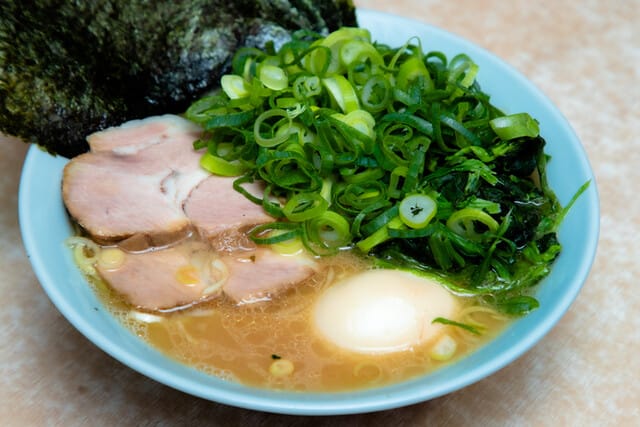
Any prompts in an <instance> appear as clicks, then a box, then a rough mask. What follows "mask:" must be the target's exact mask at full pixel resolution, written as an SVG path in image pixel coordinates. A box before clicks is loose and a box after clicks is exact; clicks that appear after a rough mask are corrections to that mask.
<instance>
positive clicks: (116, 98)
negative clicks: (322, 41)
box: [0, 0, 357, 157]
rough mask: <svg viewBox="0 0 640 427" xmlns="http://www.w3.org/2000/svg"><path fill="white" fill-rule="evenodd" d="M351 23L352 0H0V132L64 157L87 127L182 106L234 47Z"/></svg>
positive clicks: (79, 145)
mask: <svg viewBox="0 0 640 427" xmlns="http://www.w3.org/2000/svg"><path fill="white" fill-rule="evenodd" d="M356 25H357V23H356V18H355V9H354V6H353V4H352V2H351V0H330V1H326V0H240V1H229V0H223V1H220V0H190V1H179V2H176V1H173V0H160V1H144V0H133V1H129V0H93V1H87V2H85V1H82V0H36V1H27V2H24V1H17V0H16V1H13V0H11V1H9V0H0V131H1V132H4V133H6V134H9V135H14V136H18V137H20V138H22V139H23V140H24V141H26V142H31V143H37V144H40V145H41V146H43V147H44V148H45V149H46V150H48V151H49V152H51V153H53V154H60V155H63V156H65V157H73V156H75V155H77V154H79V153H82V152H84V151H86V150H87V149H88V146H87V144H86V141H85V137H86V135H88V134H90V133H92V132H94V131H97V130H100V129H104V128H106V127H109V126H114V125H118V124H120V123H122V122H124V121H127V120H131V119H136V118H142V117H146V116H150V115H154V114H161V113H180V112H182V111H184V110H185V108H186V107H187V106H188V105H189V103H191V102H192V101H193V100H195V99H196V98H197V97H199V96H201V95H202V94H203V93H205V92H207V91H208V90H211V89H212V88H214V87H216V86H217V82H218V81H219V78H220V76H221V75H222V74H224V72H225V71H226V70H227V67H228V66H229V62H230V59H231V57H232V55H233V53H234V52H235V51H236V50H237V49H238V48H239V47H241V46H244V45H247V44H260V43H265V41H266V40H269V39H276V40H277V39H278V38H280V39H282V38H283V37H285V38H286V37H288V34H289V31H293V30H297V29H301V28H305V29H310V30H313V31H317V32H320V33H324V34H326V33H328V32H330V31H333V30H335V29H338V28H340V27H342V26H356ZM281 41H282V40H281Z"/></svg>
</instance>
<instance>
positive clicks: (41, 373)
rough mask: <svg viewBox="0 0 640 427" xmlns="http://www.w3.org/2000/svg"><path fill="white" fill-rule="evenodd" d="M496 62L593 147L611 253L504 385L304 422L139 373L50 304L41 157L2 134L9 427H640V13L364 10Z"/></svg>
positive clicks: (381, 5)
mask: <svg viewBox="0 0 640 427" xmlns="http://www.w3.org/2000/svg"><path fill="white" fill-rule="evenodd" d="M355 4H356V5H357V7H359V8H366V9H373V10H379V11H384V12H388V13H391V14H395V15H402V16H406V17H411V18H413V19H415V20H419V21H422V22H425V23H428V24H431V25H434V26H437V27H440V28H442V29H444V30H447V31H449V32H452V33H454V34H457V35H459V36H462V37H463V38H465V39H467V40H469V41H471V42H473V43H475V44H477V45H479V46H481V47H483V48H485V49H487V50H489V51H490V52H492V53H494V54H496V55H497V56H499V57H500V58H502V59H503V60H504V61H506V62H507V63H509V64H511V65H512V66H514V67H515V68H516V69H518V70H519V71H520V72H521V73H523V74H524V75H525V76H527V77H528V78H529V79H530V80H531V81H532V82H533V83H534V84H535V85H536V86H537V87H538V88H540V89H541V90H542V91H543V92H544V93H545V94H546V95H547V96H548V97H549V98H550V99H551V100H552V101H553V102H554V103H555V104H556V105H557V106H558V107H559V109H560V110H561V111H562V113H563V114H564V115H565V116H566V118H567V119H568V121H569V122H570V124H571V125H572V127H573V128H574V129H575V131H576V133H577V134H578V137H579V138H580V140H581V141H582V143H583V145H584V147H585V149H586V151H587V154H588V156H589V159H590V161H591V165H592V167H593V169H594V172H595V175H596V184H597V186H598V190H599V194H600V202H601V220H600V225H601V234H600V241H599V247H598V252H597V256H596V259H595V262H594V265H593V268H592V270H591V273H590V275H589V277H588V280H587V282H586V283H585V285H584V288H583V289H582V291H581V293H580V294H579V296H578V298H577V299H576V301H575V302H574V304H573V305H572V306H571V308H570V309H569V311H568V312H567V313H566V314H565V315H564V317H563V318H562V319H561V321H560V322H559V323H558V324H557V326H556V327H555V328H554V329H553V330H552V331H551V332H550V333H549V334H548V335H547V336H545V337H544V338H543V339H542V340H541V341H540V342H539V343H538V344H537V345H535V346H534V347H533V348H532V349H531V350H530V351H528V352H527V353H526V354H524V355H523V356H522V357H520V358H519V359H517V360H516V361H515V362H513V363H511V364H510V365H509V366H507V367H505V368H503V369H502V370H500V371H499V372H497V373H495V374H493V375H492V376H490V377H488V378H486V379H484V380H482V381H479V382H477V383H475V384H473V385H470V386H468V387H466V388H464V389H462V390H459V391H457V392H454V393H451V394H449V395H446V396H444V397H441V398H437V399H434V400H431V401H428V402H424V403H420V404H415V405H412V406H407V407H404V408H398V409H394V410H389V411H383V412H378V413H372V414H360V415H349V416H336V417H313V418H311V417H309V418H307V417H300V416H286V415H275V414H267V413H261V412H256V411H250V410H245V409H238V408H233V407H230V406H225V405H222V404H217V403H214V402H209V401H205V400H202V399H198V398H195V397H192V396H189V395H187V394H184V393H181V392H179V391H176V390H173V389H171V388H169V387H166V386H164V385H161V384H159V383H157V382H155V381H153V380H151V379H148V378H146V377H144V376H142V375H140V374H138V373H137V372H135V371H133V370H131V369H129V368H127V367H126V366H124V365H122V364H121V363H119V362H118V361H116V360H115V359H112V358H111V357H110V356H108V355H107V354H105V353H103V352H102V351H101V350H99V349H98V348H97V347H95V346H94V345H93V344H91V342H89V341H88V340H87V339H86V338H84V337H83V336H82V335H81V334H80V333H78V332H77V331H76V330H75V329H74V328H73V327H72V326H71V325H70V324H69V323H68V322H67V321H66V320H65V319H64V317H62V315H61V314H60V313H59V312H58V311H57V310H56V308H55V307H54V306H53V305H52V304H51V303H50V301H49V300H48V298H47V296H46V295H45V293H44V292H43V290H42V289H41V287H40V285H39V283H38V280H37V279H36V277H35V275H34V273H33V271H32V269H31V266H30V264H29V260H28V259H27V256H26V254H25V251H24V247H23V245H22V241H21V236H20V231H19V225H18V188H19V179H20V170H21V165H22V162H23V159H24V157H25V154H26V151H27V148H28V147H27V145H26V144H24V143H22V142H20V141H16V140H13V139H11V138H0V206H1V208H0V299H1V300H2V304H1V305H0V325H1V326H0V424H2V425H7V426H30V425H38V426H39V425H63V426H74V425H109V426H115V425H163V426H165V425H166V426H171V425H191V426H195V425H225V426H227V425H229V426H233V425H251V426H260V425H286V426H293V425H313V426H316V425H318V426H342V425H344V426H351V425H354V426H360V425H362V426H377V425H380V426H384V425H392V424H393V425H398V426H414V425H416V426H417V425H434V426H437V425H450V426H465V425H483V426H484V425H505V426H506V425H509V426H518V425H522V426H529V425H531V426H539V425H554V426H555V425H562V426H564V425H576V426H577V425H580V426H585V425H616V426H624V425H639V424H640V357H638V353H640V292H638V291H635V292H634V289H633V287H634V286H636V288H637V282H638V278H639V277H640V262H638V257H639V256H640V239H638V233H639V232H640V197H638V195H637V193H635V191H636V189H637V182H638V181H640V140H639V139H638V135H640V120H638V111H640V89H639V87H640V71H639V70H640V30H639V28H640V27H639V26H638V25H637V23H638V22H640V1H638V0H626V1H625V0H613V1H610V0H588V1H580V2H579V1H575V0H553V1H552V0H544V1H537V2H532V1H528V0H512V1H500V0H478V1H473V2H472V1H461V0H452V1H435V0H394V1H393V2H387V1H383V0H356V1H355Z"/></svg>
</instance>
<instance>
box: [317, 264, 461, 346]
mask: <svg viewBox="0 0 640 427" xmlns="http://www.w3.org/2000/svg"><path fill="white" fill-rule="evenodd" d="M458 309H459V306H458V302H457V301H456V299H455V297H454V296H453V295H452V294H451V293H450V292H449V291H448V290H446V289H445V288H444V287H443V286H442V285H441V284H439V283H438V282H437V281H435V280H430V279H428V278H425V277H419V276H416V275H414V274H412V273H408V272H404V271H398V270H384V269H377V270H369V271H366V272H363V273H359V274H356V275H354V276H351V277H348V278H346V279H344V280H342V281H340V282H338V283H336V284H334V285H333V286H332V287H330V288H328V289H327V290H326V291H325V292H324V293H323V294H322V295H321V296H320V298H319V299H318V301H317V302H316V305H315V307H314V313H313V314H314V316H313V318H314V322H315V325H316V328H317V329H318V331H319V332H320V334H321V335H322V336H324V337H325V338H326V339H327V340H329V341H330V342H332V343H334V344H335V345H337V346H338V347H341V348H343V349H346V350H350V351H354V352H358V353H389V352H395V351H402V350H406V349H408V348H411V347H412V346H416V345H419V344H422V343H426V342H427V341H431V340H433V339H436V338H437V337H439V336H440V335H441V334H442V333H443V325H441V324H439V323H432V322H433V320H434V319H435V318H437V317H444V318H448V319H451V318H453V317H454V316H455V314H456V313H457V311H458Z"/></svg>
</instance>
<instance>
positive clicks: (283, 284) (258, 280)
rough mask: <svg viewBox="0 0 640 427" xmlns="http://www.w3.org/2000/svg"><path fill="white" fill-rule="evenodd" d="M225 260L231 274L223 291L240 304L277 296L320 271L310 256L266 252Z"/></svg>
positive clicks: (255, 252) (223, 286) (261, 250)
mask: <svg viewBox="0 0 640 427" xmlns="http://www.w3.org/2000/svg"><path fill="white" fill-rule="evenodd" d="M222 260H223V262H224V264H225V266H226V268H227V271H228V278H227V280H225V281H224V282H223V284H222V291H223V292H224V293H225V294H226V295H227V296H228V297H229V298H231V299H233V300H234V301H235V302H237V303H252V302H257V301H261V300H264V299H268V298H271V297H273V296H276V295H277V294H279V293H281V292H283V291H285V290H287V289H289V288H291V287H293V286H295V285H297V284H298V283H300V282H302V281H304V280H306V279H308V278H309V277H311V276H312V275H313V274H314V273H315V271H316V269H317V264H316V262H315V261H313V259H312V258H310V257H309V256H307V255H304V254H298V255H281V254H279V253H277V252H275V251H273V250H271V249H266V248H258V249H257V250H255V251H253V252H250V253H246V254H233V255H229V256H225V257H224V258H222Z"/></svg>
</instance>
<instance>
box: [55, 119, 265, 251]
mask: <svg viewBox="0 0 640 427" xmlns="http://www.w3.org/2000/svg"><path fill="white" fill-rule="evenodd" d="M194 126H195V125H194V124H193V123H191V122H189V121H187V120H185V119H182V118H180V117H178V116H171V115H165V116H160V117H153V118H149V119H145V120H137V121H133V122H129V123H125V124H124V125H122V126H121V127H118V128H112V129H108V130H105V131H102V132H98V133H95V134H93V135H91V136H89V137H88V138H87V139H88V140H89V143H90V145H91V148H92V151H90V152H89V153H86V154H83V155H80V156H78V157H75V158H74V159H72V160H71V161H70V162H69V163H68V165H67V166H66V167H65V170H64V175H63V185H62V194H63V198H64V201H65V205H66V206H67V209H68V211H69V213H70V215H71V216H72V217H73V218H74V219H75V220H76V221H77V222H78V224H80V225H81V226H82V227H83V228H84V229H85V230H86V231H87V232H88V234H89V235H90V236H91V237H92V238H93V239H94V240H96V241H97V242H98V243H102V244H105V243H113V242H118V241H121V240H124V239H131V240H132V241H134V242H135V245H134V246H136V248H137V249H145V247H144V245H150V246H156V245H158V246H162V245H164V244H166V243H167V242H170V241H172V240H178V239H179V238H181V237H184V236H185V235H186V234H188V233H189V232H190V231H191V229H192V228H193V226H195V227H196V229H198V231H200V232H201V234H203V235H205V236H207V237H211V238H213V237H215V235H216V234H217V233H219V232H221V231H225V230H228V229H231V228H237V227H242V226H247V225H254V224H259V223H264V222H268V221H272V220H273V219H272V218H271V217H269V216H268V215H266V214H265V212H264V211H263V209H262V207H261V206H259V205H256V204H254V203H252V202H250V201H249V200H247V199H246V198H245V197H243V196H242V195H240V194H238V193H237V192H235V190H233V187H232V182H233V181H232V179H230V178H224V177H218V176H211V175H210V174H209V173H207V172H206V171H204V170H203V169H202V168H201V167H200V157H201V154H202V153H199V152H196V151H195V150H194V149H193V141H194V140H195V139H197V137H198V135H199V132H196V130H197V127H194ZM201 183H202V185H200V184H201ZM191 198H193V200H190V199H191ZM185 210H186V211H187V212H185ZM190 215H193V218H190ZM141 242H142V244H141Z"/></svg>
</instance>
